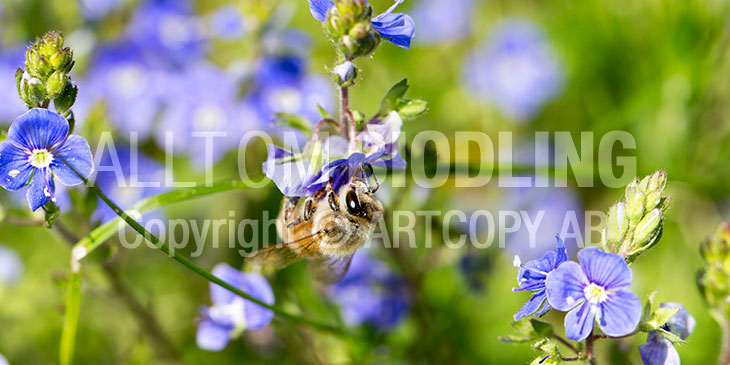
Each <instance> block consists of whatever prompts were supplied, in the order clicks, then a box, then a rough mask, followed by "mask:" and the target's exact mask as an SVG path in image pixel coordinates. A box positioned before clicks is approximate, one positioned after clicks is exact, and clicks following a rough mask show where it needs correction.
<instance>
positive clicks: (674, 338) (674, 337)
mask: <svg viewBox="0 0 730 365" xmlns="http://www.w3.org/2000/svg"><path fill="white" fill-rule="evenodd" d="M657 331H659V334H661V335H662V336H664V338H666V339H667V340H669V341H672V342H674V343H675V344H676V343H678V344H682V345H684V344H686V343H687V341H685V340H683V339H682V338H681V337H679V336H677V335H675V334H674V333H672V332H669V331H667V330H665V329H663V328H657Z"/></svg>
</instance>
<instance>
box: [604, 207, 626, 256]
mask: <svg viewBox="0 0 730 365" xmlns="http://www.w3.org/2000/svg"><path fill="white" fill-rule="evenodd" d="M626 210H627V207H626V203H624V202H618V203H616V204H614V205H612V206H611V208H609V210H608V217H606V228H605V229H604V231H603V247H604V249H606V250H607V251H609V252H614V253H617V252H618V249H619V247H620V245H621V243H622V242H623V241H624V237H625V236H626V232H627V231H628V230H629V217H628V215H627V212H626Z"/></svg>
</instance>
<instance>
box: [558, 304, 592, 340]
mask: <svg viewBox="0 0 730 365" xmlns="http://www.w3.org/2000/svg"><path fill="white" fill-rule="evenodd" d="M596 312H597V307H596V306H594V305H591V304H589V303H583V305H581V306H579V307H577V308H575V309H573V310H572V311H570V312H568V314H566V315H565V322H564V324H565V337H567V338H569V339H571V340H575V341H583V340H585V339H586V338H587V337H588V335H590V334H591V331H592V330H593V321H594V319H595V318H596Z"/></svg>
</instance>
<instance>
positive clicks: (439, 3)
mask: <svg viewBox="0 0 730 365" xmlns="http://www.w3.org/2000/svg"><path fill="white" fill-rule="evenodd" d="M473 12H474V0H424V1H421V2H419V3H418V4H416V6H415V7H414V8H413V10H412V11H411V14H412V15H413V19H414V20H415V22H416V23H418V37H416V42H418V43H422V44H441V43H450V42H454V41H458V40H460V39H462V38H464V37H466V36H468V35H469V34H470V33H471V31H472V21H471V16H472V14H473Z"/></svg>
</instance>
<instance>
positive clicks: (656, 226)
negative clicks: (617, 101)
mask: <svg viewBox="0 0 730 365" xmlns="http://www.w3.org/2000/svg"><path fill="white" fill-rule="evenodd" d="M662 219H663V215H662V212H661V211H660V210H659V209H653V210H651V211H650V212H649V213H647V214H646V216H644V218H643V219H642V220H641V221H640V222H639V224H637V225H636V229H635V231H634V238H633V240H632V244H631V246H632V248H633V250H632V251H635V250H636V249H637V248H643V247H644V246H647V245H650V244H652V243H653V242H652V240H653V239H654V238H655V237H656V236H657V235H658V234H659V231H660V230H661V224H662Z"/></svg>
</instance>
